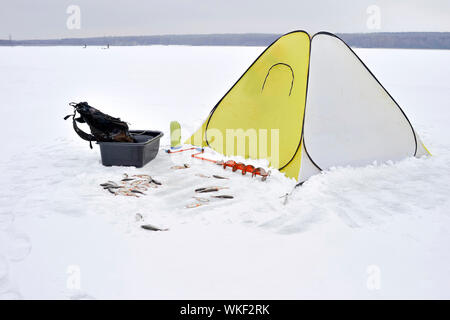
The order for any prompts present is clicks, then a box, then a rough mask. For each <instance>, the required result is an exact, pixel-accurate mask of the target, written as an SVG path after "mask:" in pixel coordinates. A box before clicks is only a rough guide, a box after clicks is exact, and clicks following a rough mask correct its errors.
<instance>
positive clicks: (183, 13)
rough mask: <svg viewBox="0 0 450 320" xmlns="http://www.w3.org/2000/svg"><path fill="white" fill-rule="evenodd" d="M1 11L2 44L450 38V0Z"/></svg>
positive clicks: (29, 0)
mask: <svg viewBox="0 0 450 320" xmlns="http://www.w3.org/2000/svg"><path fill="white" fill-rule="evenodd" d="M70 5H76V6H78V7H79V8H80V24H79V27H80V28H79V29H78V28H74V29H69V28H68V27H67V20H68V18H70V17H74V16H73V15H71V14H68V13H67V9H68V7H69V6H70ZM374 5H375V6H376V7H374ZM0 6H1V7H0V39H6V38H8V36H9V35H10V34H11V35H12V38H13V39H45V38H61V37H93V36H123V35H155V34H193V33H202V34H207V33H247V32H257V33H286V32H289V31H291V30H296V29H303V30H306V31H308V32H310V33H314V32H317V31H320V30H326V31H331V32H374V31H375V32H390V31H450V0H428V1H424V0H378V1H377V0H340V1H339V0H308V1H303V0H289V1H288V0H248V1H245V0H159V1H156V0H69V1H67V0H0ZM374 19H375V20H374ZM73 26H74V25H73V24H72V28H73ZM75 26H76V25H75ZM368 26H369V27H368Z"/></svg>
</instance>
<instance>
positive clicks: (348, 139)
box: [186, 31, 429, 182]
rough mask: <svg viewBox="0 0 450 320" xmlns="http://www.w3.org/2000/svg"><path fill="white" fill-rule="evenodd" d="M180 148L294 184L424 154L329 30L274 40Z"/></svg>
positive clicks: (393, 106)
mask: <svg viewBox="0 0 450 320" xmlns="http://www.w3.org/2000/svg"><path fill="white" fill-rule="evenodd" d="M186 143H189V144H192V145H200V146H209V147H211V148H212V149H214V150H215V151H217V152H219V153H221V154H224V155H226V156H241V157H244V158H252V159H267V160H269V163H270V166H271V167H274V168H278V169H279V170H280V171H281V172H283V173H284V174H285V175H286V176H287V177H291V178H295V179H297V180H298V181H299V182H302V181H305V180H306V179H307V178H309V177H310V176H312V175H314V174H316V173H319V172H320V171H321V170H326V169H329V168H331V167H334V166H346V165H351V166H363V165H367V164H370V163H373V162H374V161H377V162H385V161H388V160H394V161H396V160H400V159H403V158H406V157H411V156H416V157H420V156H422V155H427V154H429V152H428V151H427V149H426V148H425V146H424V145H423V143H422V142H421V140H420V138H419V136H418V134H417V133H416V132H415V130H414V128H413V127H412V125H411V123H410V121H409V120H408V118H407V116H406V115H405V113H404V112H403V110H402V109H401V108H400V106H399V105H398V104H397V102H396V101H395V100H394V99H393V98H392V96H391V95H390V94H389V93H388V92H387V91H386V89H385V88H384V87H383V86H382V85H381V83H380V82H379V81H378V80H377V79H376V77H375V76H374V75H373V74H372V72H371V71H370V70H369V69H368V68H367V67H366V65H365V64H364V63H363V62H362V61H361V59H360V58H359V57H358V56H357V55H356V53H355V52H354V51H353V50H352V49H351V48H350V47H349V46H348V45H347V44H346V43H345V42H344V41H343V40H341V39H340V38H339V37H337V36H336V35H334V34H331V33H328V32H319V33H317V34H315V35H314V36H313V37H310V36H309V34H308V33H306V32H305V31H293V32H291V33H288V34H286V35H284V36H282V37H280V38H279V39H277V40H276V41H275V42H274V43H272V44H271V45H270V46H269V47H268V48H267V49H265V50H264V51H263V53H262V54H261V55H260V56H259V57H258V58H257V59H256V60H255V62H253V64H252V65H251V66H250V67H249V68H248V69H247V71H245V73H244V74H243V75H242V76H241V77H240V78H239V80H238V81H237V82H236V83H235V84H234V85H233V86H232V87H231V89H230V90H229V91H228V92H227V93H226V94H225V96H224V97H223V98H222V99H221V100H220V101H219V102H218V103H217V104H216V106H215V107H214V108H213V109H212V110H211V112H210V114H209V116H208V117H207V119H206V121H205V122H204V123H203V125H202V126H201V128H199V129H198V130H197V132H195V133H194V134H193V135H192V136H191V137H190V138H189V139H188V140H187V141H186Z"/></svg>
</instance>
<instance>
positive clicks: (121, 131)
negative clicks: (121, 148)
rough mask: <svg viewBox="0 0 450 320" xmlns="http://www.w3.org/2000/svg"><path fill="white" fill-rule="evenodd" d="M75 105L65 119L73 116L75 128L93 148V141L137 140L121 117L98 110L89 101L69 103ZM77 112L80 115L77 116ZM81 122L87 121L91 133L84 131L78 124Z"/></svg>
mask: <svg viewBox="0 0 450 320" xmlns="http://www.w3.org/2000/svg"><path fill="white" fill-rule="evenodd" d="M69 105H70V106H72V107H74V112H73V114H69V115H68V116H65V117H64V120H67V119H69V118H70V117H72V121H73V128H74V130H75V132H76V133H77V134H78V135H79V136H80V138H81V139H83V140H86V141H89V146H90V147H91V149H92V141H101V142H135V140H134V139H133V137H132V136H131V134H130V132H129V130H128V124H127V123H126V122H124V121H121V120H120V118H114V117H111V116H110V115H107V114H105V113H103V112H101V111H100V110H97V109H95V108H93V107H91V106H90V105H88V103H87V102H80V103H75V102H71V103H69ZM77 112H78V114H79V117H78V118H76V115H77ZM77 122H79V123H87V124H88V126H89V128H90V129H91V134H89V133H86V132H84V131H83V130H81V129H80V128H78V126H77Z"/></svg>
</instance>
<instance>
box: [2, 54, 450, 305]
mask: <svg viewBox="0 0 450 320" xmlns="http://www.w3.org/2000/svg"><path fill="white" fill-rule="evenodd" d="M262 50H263V48H255V47H183V46H169V47H164V46H151V47H113V48H111V49H110V50H103V49H101V48H98V47H88V48H87V49H82V48H76V47H42V48H31V47H30V48H25V47H13V48H9V47H1V48H0V98H1V104H0V105H1V107H0V115H1V119H2V133H3V135H2V137H3V139H2V160H1V162H0V166H1V168H0V170H1V172H2V177H3V183H2V184H1V185H0V298H7V299H8V298H21V297H22V298H27V299H89V298H96V299H116V298H126V299H128V298H138V299H139V298H150V299H155V298H168V299H170V298H177V299H209V298H212V299H215V298H224V299H227V298H234V299H240V298H245V299H250V298H253V299H294V298H295V299H297V298H361V299H369V298H375V299H378V298H387V299H391V298H446V299H449V298H450V272H449V271H450V198H449V194H450V170H449V169H450V127H449V125H448V124H449V123H450V105H449V101H450V51H445V50H441V51H439V50H388V49H358V50H356V52H357V54H358V55H359V56H360V57H361V59H362V60H363V61H364V62H365V63H366V65H367V66H368V67H369V68H370V69H371V70H372V71H373V73H374V74H375V75H376V76H377V78H378V79H379V80H380V81H381V83H382V84H383V85H384V86H385V87H386V89H387V90H388V91H389V92H390V93H391V94H392V96H393V97H394V98H395V99H396V101H397V102H398V103H399V105H400V106H401V107H402V108H403V110H404V111H405V113H406V114H407V116H408V117H409V119H410V121H411V123H412V124H413V126H414V127H415V129H416V130H417V132H418V133H419V135H420V137H421V138H422V140H423V142H424V144H425V145H426V146H427V148H428V149H429V150H430V152H431V153H432V154H433V156H432V157H428V158H421V159H416V158H411V159H405V160H403V161H400V162H397V163H386V164H374V165H371V166H367V167H363V168H350V167H347V168H336V169H333V170H330V171H328V172H323V173H322V174H320V175H317V176H314V177H313V178H311V179H310V180H309V181H308V182H306V183H305V184H304V185H303V186H302V187H301V188H298V189H296V190H295V191H294V192H293V193H292V196H291V197H290V199H289V201H288V202H287V204H286V205H283V199H282V198H280V196H282V195H283V194H285V193H286V192H289V191H291V189H292V187H293V186H294V185H295V181H293V180H290V179H287V178H285V177H284V176H283V175H281V174H279V173H274V174H273V176H271V177H270V178H269V179H268V180H267V181H266V182H264V183H262V182H261V181H259V180H256V179H251V178H249V177H248V176H241V175H238V174H233V173H231V171H223V169H221V168H219V167H217V166H214V165H212V164H209V163H203V162H199V161H196V162H192V163H191V168H189V169H186V170H171V169H170V167H171V166H173V165H174V164H179V163H184V162H186V161H190V159H189V158H186V157H184V156H183V155H181V154H180V155H168V154H166V153H165V152H163V150H160V152H159V154H158V156H157V158H156V159H155V160H154V161H153V162H151V163H150V164H149V165H147V166H146V167H144V168H142V169H135V168H120V167H111V168H107V167H103V166H102V165H101V163H100V152H99V149H98V146H96V145H95V146H94V149H93V150H90V149H89V146H88V143H87V142H85V141H82V140H81V139H79V137H78V136H76V134H75V133H74V131H73V130H72V126H71V123H70V121H63V117H64V116H65V115H67V114H69V113H71V112H72V108H71V107H69V106H68V103H69V102H71V101H76V102H79V101H88V102H89V104H91V105H92V106H94V107H97V108H99V109H101V110H102V111H104V112H106V113H108V114H111V115H113V116H120V117H121V118H122V119H123V120H126V121H127V122H129V123H130V124H131V128H132V129H154V130H161V131H164V132H165V134H166V135H165V136H164V138H163V140H162V148H164V147H167V145H168V143H169V122H170V121H171V120H178V121H179V122H180V123H181V125H182V128H183V135H184V137H188V136H189V134H190V133H192V132H193V131H194V130H195V129H196V128H197V127H198V126H199V125H200V124H201V123H202V121H203V120H204V119H205V118H206V116H207V114H208V113H209V111H210V110H211V108H212V107H213V106H214V105H215V104H216V102H217V101H218V100H219V99H220V98H221V97H222V96H223V94H224V93H225V92H226V91H227V90H228V89H229V87H230V86H231V85H232V84H233V83H234V82H235V81H236V80H237V79H238V78H239V77H240V76H241V74H242V73H243V72H244V71H245V70H246V69H247V67H248V66H249V65H250V64H251V63H252V62H253V60H254V59H255V58H256V57H257V56H258V55H259V53H260V52H261V51H262ZM125 172H126V173H128V174H136V173H143V174H150V175H152V176H153V177H154V178H156V179H158V180H160V181H161V182H162V183H163V185H162V186H161V187H159V188H157V189H151V190H149V191H148V192H147V195H146V196H144V197H141V198H126V197H118V196H117V197H115V196H113V195H111V194H109V193H108V192H106V191H104V190H102V189H101V188H100V187H99V184H100V183H102V182H105V181H107V180H115V181H117V180H120V179H121V177H122V174H123V173H125ZM201 174H203V175H213V174H218V175H223V176H226V177H229V178H230V179H229V180H224V181H218V180H213V179H208V178H204V177H201V176H200V175H201ZM211 184H220V185H223V186H227V187H229V189H227V190H226V193H227V194H232V195H234V196H235V198H234V199H233V200H214V201H213V200H211V201H210V202H209V203H208V204H207V205H205V206H202V207H199V208H194V209H192V208H190V209H187V208H186V205H188V204H189V203H191V202H193V200H194V199H192V197H193V196H194V195H195V194H194V189H195V188H198V187H202V186H207V185H211ZM137 213H140V214H141V215H142V216H143V217H144V222H146V223H151V224H156V225H160V226H165V227H169V228H170V230H169V231H168V232H151V231H146V230H143V229H141V228H140V225H141V224H142V223H143V222H142V221H136V214H137Z"/></svg>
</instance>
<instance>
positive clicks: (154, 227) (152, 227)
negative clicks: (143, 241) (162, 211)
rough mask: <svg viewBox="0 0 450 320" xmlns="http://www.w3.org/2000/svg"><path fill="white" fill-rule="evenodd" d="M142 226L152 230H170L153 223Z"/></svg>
mask: <svg viewBox="0 0 450 320" xmlns="http://www.w3.org/2000/svg"><path fill="white" fill-rule="evenodd" d="M141 228H142V229H145V230H150V231H169V228H159V227H156V226H154V225H151V224H144V225H142V226H141Z"/></svg>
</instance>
